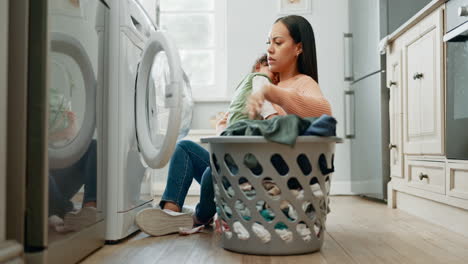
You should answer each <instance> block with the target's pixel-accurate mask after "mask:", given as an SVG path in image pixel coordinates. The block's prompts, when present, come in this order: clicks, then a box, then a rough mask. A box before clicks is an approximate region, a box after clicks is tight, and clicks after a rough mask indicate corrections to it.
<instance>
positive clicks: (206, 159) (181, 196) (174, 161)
mask: <svg viewBox="0 0 468 264" xmlns="http://www.w3.org/2000/svg"><path fill="white" fill-rule="evenodd" d="M211 177H212V176H211V167H210V153H209V152H208V151H206V150H205V149H204V148H203V147H201V146H200V145H198V144H197V143H195V142H192V141H189V140H182V141H179V142H177V145H176V148H175V151H174V154H173V155H172V157H171V162H170V164H169V175H168V177H167V185H166V189H165V190H164V194H163V196H162V199H161V202H160V204H159V205H160V206H161V208H163V207H164V204H165V203H166V202H173V203H175V204H177V205H178V206H179V208H182V206H183V205H184V202H185V197H186V196H187V192H188V190H189V188H190V185H192V181H193V179H195V180H196V181H197V182H198V183H199V184H200V185H201V190H200V202H199V203H198V204H197V206H196V208H195V216H196V217H197V219H198V220H199V221H200V222H204V223H206V222H208V221H209V220H210V219H211V218H212V217H213V216H214V215H215V213H216V204H215V202H214V190H213V183H212V181H211Z"/></svg>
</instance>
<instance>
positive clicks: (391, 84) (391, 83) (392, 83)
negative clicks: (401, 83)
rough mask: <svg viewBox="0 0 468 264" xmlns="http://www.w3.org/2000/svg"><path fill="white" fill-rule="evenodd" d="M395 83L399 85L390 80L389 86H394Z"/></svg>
mask: <svg viewBox="0 0 468 264" xmlns="http://www.w3.org/2000/svg"><path fill="white" fill-rule="evenodd" d="M393 85H397V82H394V81H390V82H389V83H388V86H389V87H392V86H393Z"/></svg>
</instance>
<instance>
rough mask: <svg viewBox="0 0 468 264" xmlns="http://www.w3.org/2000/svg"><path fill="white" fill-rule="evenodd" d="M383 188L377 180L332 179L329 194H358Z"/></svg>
mask: <svg viewBox="0 0 468 264" xmlns="http://www.w3.org/2000/svg"><path fill="white" fill-rule="evenodd" d="M379 188H383V187H381V186H380V183H379V182H378V181H353V182H352V184H351V181H334V180H333V179H332V182H331V189H330V194H331V195H359V194H367V193H369V192H370V191H372V190H379Z"/></svg>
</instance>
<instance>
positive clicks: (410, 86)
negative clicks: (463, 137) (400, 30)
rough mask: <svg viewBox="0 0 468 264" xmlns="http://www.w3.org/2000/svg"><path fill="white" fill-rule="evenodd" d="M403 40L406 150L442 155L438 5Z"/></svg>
mask: <svg viewBox="0 0 468 264" xmlns="http://www.w3.org/2000/svg"><path fill="white" fill-rule="evenodd" d="M416 27H418V30H415V31H413V32H412V34H413V35H412V36H410V37H409V38H408V39H409V40H410V41H408V42H407V44H406V63H407V64H406V66H407V71H406V80H407V86H406V87H405V88H406V89H405V100H404V103H405V108H404V114H403V116H404V125H405V129H404V139H405V141H404V142H405V149H404V152H405V153H406V154H429V155H443V154H444V145H443V144H444V141H443V133H444V131H443V124H444V105H443V101H444V94H443V93H442V87H443V86H442V76H443V74H442V67H441V64H442V59H441V51H442V34H441V30H442V9H439V10H437V11H435V12H434V13H433V14H432V15H430V16H429V17H427V18H426V19H425V20H423V21H422V22H420V24H419V25H417V26H416Z"/></svg>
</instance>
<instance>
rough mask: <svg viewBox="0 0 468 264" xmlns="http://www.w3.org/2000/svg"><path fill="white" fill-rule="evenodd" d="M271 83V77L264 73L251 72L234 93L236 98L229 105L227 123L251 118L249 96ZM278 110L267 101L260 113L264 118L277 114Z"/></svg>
mask: <svg viewBox="0 0 468 264" xmlns="http://www.w3.org/2000/svg"><path fill="white" fill-rule="evenodd" d="M269 83H271V80H270V78H268V76H267V75H265V74H263V73H257V72H254V73H249V74H248V75H247V76H246V77H245V78H244V79H242V81H241V82H240V83H239V85H238V86H237V88H236V91H235V93H234V98H233V99H232V101H231V104H230V105H229V109H228V112H229V117H228V120H227V125H228V126H229V125H231V124H233V123H235V122H237V121H240V120H246V119H249V115H248V113H247V109H246V106H247V98H248V97H249V95H250V94H251V93H252V92H256V91H258V90H260V89H261V88H262V86H263V85H266V84H269ZM275 113H276V110H275V108H274V107H273V105H272V104H271V103H270V102H268V101H266V100H265V102H264V103H263V107H262V111H261V113H260V115H261V116H262V117H263V118H266V117H268V116H269V115H272V114H275Z"/></svg>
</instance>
